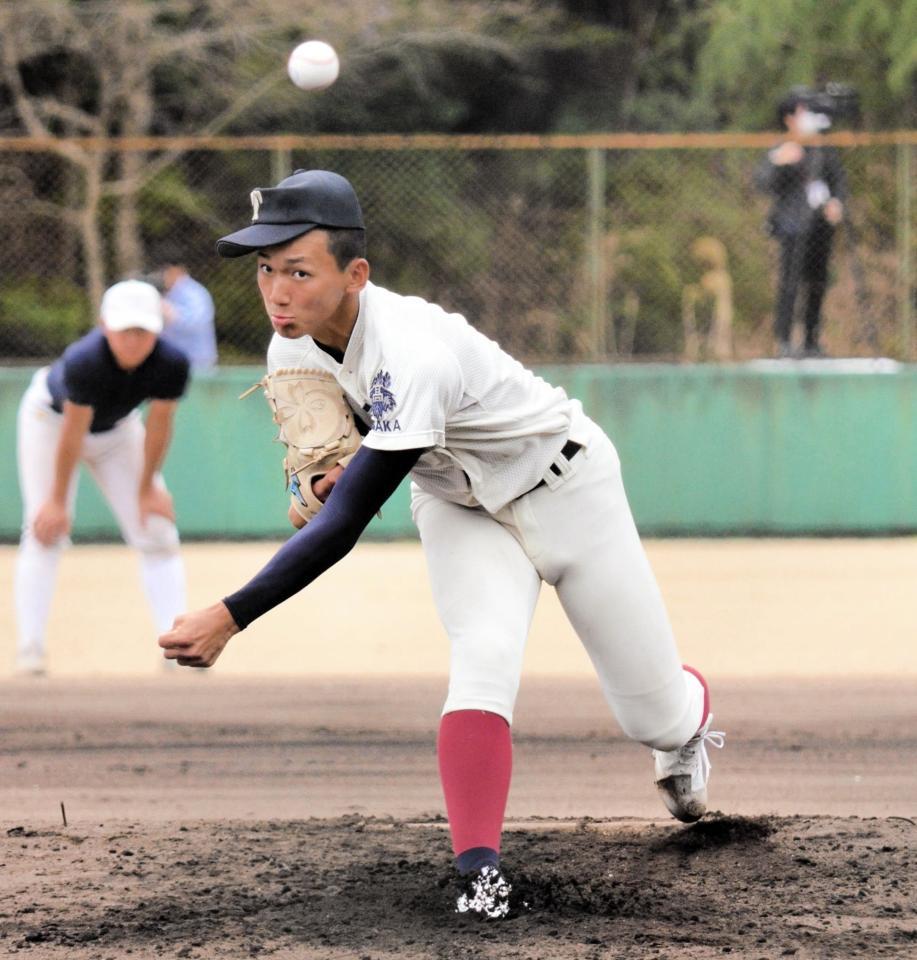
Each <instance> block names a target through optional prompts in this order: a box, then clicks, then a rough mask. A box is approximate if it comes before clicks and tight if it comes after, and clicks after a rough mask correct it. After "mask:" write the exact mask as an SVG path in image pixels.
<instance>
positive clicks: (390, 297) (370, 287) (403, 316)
mask: <svg viewBox="0 0 917 960" xmlns="http://www.w3.org/2000/svg"><path fill="white" fill-rule="evenodd" d="M281 367H317V368H320V369H322V370H327V371H328V372H330V373H331V374H332V375H333V376H334V377H335V379H336V380H337V382H338V383H339V384H340V386H341V388H342V390H343V391H344V393H345V394H346V395H347V397H348V398H349V400H350V402H351V404H352V405H353V407H354V411H355V413H356V414H357V415H358V416H359V417H360V418H361V419H362V420H363V422H364V423H365V424H366V425H367V426H368V428H369V431H368V433H367V435H366V437H365V438H364V440H363V442H364V443H365V444H366V445H367V446H368V447H371V448H373V449H376V450H408V449H416V448H420V447H427V448H429V449H428V450H427V452H426V453H424V454H423V455H422V456H421V457H420V459H419V460H418V461H417V464H416V465H415V467H414V469H413V470H412V471H411V477H412V479H413V480H414V482H415V483H416V484H417V485H418V486H419V487H420V488H421V489H422V490H425V491H427V492H428V493H431V494H433V495H435V496H438V497H442V498H443V499H445V500H449V501H452V502H454V503H458V504H462V505H464V506H477V505H480V506H483V507H484V508H485V509H486V510H488V511H490V512H491V513H493V512H496V511H497V510H499V509H501V508H502V507H504V506H505V505H506V504H507V503H509V502H510V501H512V500H514V499H516V497H519V496H521V495H522V494H524V493H526V492H527V491H529V490H531V489H532V487H534V486H535V485H536V484H537V483H538V482H539V481H540V480H541V479H542V477H543V476H544V474H545V471H546V470H547V469H548V466H549V465H550V464H551V463H552V462H553V461H554V459H555V458H556V457H557V455H558V453H559V452H560V450H561V448H562V447H563V445H564V443H565V442H566V441H567V439H572V440H578V441H579V442H583V440H584V439H585V438H584V437H583V438H580V437H578V436H577V435H576V434H577V432H578V431H580V430H583V429H584V428H583V427H582V426H581V422H582V421H583V420H584V419H585V418H584V416H583V414H582V409H581V407H580V404H579V401H576V400H571V399H570V398H569V397H568V396H567V395H566V393H565V392H564V391H563V390H562V389H560V388H559V387H552V386H551V385H550V384H548V383H546V382H545V381H544V380H542V379H541V378H540V377H537V376H536V375H535V374H534V373H532V372H531V371H530V370H527V369H526V368H525V367H523V366H522V364H520V363H519V362H518V361H517V360H514V359H513V358H512V357H510V356H509V355H508V354H507V353H505V352H504V351H503V350H501V349H500V347H499V346H498V345H497V344H496V343H494V341H492V340H489V339H488V338H487V337H485V336H484V335H483V334H481V333H480V332H478V331H477V330H475V329H474V328H473V327H472V326H470V325H469V323H468V322H467V321H466V320H465V318H464V317H463V316H461V315H460V314H457V313H447V312H446V311H445V310H443V309H442V308H441V307H439V306H437V305H436V304H432V303H428V302H427V301H425V300H422V299H420V298H419V297H403V296H400V295H399V294H396V293H392V292H391V291H389V290H385V289H383V288H382V287H378V286H375V285H374V284H372V283H368V284H367V285H366V287H365V289H364V290H363V291H362V292H361V294H360V310H359V315H358V317H357V321H356V325H355V326H354V329H353V333H352V334H351V337H350V342H349V343H348V345H347V350H346V352H345V353H344V358H343V362H342V363H338V362H337V360H335V359H334V358H333V357H331V356H330V355H329V354H328V353H326V352H325V351H324V350H322V349H321V348H320V347H318V346H316V344H315V342H314V341H313V340H312V338H311V337H308V336H306V337H300V338H298V339H295V340H290V339H286V338H283V337H280V336H278V335H276V334H275V335H274V338H273V339H272V341H271V344H270V347H269V349H268V371H269V372H273V371H274V370H277V369H278V368H281Z"/></svg>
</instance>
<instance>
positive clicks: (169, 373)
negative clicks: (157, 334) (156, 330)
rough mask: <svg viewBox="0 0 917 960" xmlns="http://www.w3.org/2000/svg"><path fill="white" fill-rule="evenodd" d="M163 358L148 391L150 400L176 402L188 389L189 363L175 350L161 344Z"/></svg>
mask: <svg viewBox="0 0 917 960" xmlns="http://www.w3.org/2000/svg"><path fill="white" fill-rule="evenodd" d="M161 348H162V350H163V356H162V357H161V358H160V369H159V370H158V371H157V374H156V379H155V385H154V386H153V387H152V388H151V390H150V398H151V399H152V400H178V399H179V398H180V397H182V396H184V393H185V390H186V389H187V387H188V374H189V370H190V367H191V362H190V361H189V360H188V358H187V357H186V356H185V355H184V354H183V353H182V352H181V351H180V350H177V349H170V348H167V347H166V346H165V345H163V344H162V343H161Z"/></svg>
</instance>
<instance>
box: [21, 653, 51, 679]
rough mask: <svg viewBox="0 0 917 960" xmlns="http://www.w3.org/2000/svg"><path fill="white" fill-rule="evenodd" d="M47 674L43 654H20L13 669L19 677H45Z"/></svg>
mask: <svg viewBox="0 0 917 960" xmlns="http://www.w3.org/2000/svg"><path fill="white" fill-rule="evenodd" d="M47 672H48V667H47V664H46V663H45V658H44V657H43V656H42V655H41V654H20V656H18V657H17V658H16V665H15V666H14V667H13V673H15V674H16V676H17V677H43V676H45V674H46V673H47Z"/></svg>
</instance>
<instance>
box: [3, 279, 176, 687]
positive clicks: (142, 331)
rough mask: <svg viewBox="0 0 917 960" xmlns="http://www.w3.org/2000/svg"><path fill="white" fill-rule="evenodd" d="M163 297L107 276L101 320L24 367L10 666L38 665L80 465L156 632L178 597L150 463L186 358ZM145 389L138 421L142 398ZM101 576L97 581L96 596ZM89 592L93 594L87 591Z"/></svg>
mask: <svg viewBox="0 0 917 960" xmlns="http://www.w3.org/2000/svg"><path fill="white" fill-rule="evenodd" d="M162 324H163V320H162V303H161V299H160V296H159V293H158V292H157V290H156V288H155V287H153V286H151V285H150V284H148V283H143V282H141V281H139V280H125V281H122V282H121V283H116V284H115V285H114V286H113V287H110V288H109V289H108V290H107V291H106V292H105V295H104V297H103V298H102V305H101V310H100V325H99V326H98V327H96V328H95V329H94V330H92V331H91V332H90V333H88V334H86V336H84V337H83V338H82V339H80V340H77V341H76V343H72V344H71V345H70V346H69V347H68V348H67V349H66V350H65V351H64V354H63V356H62V357H61V358H60V359H59V360H57V362H56V363H54V364H53V365H52V366H51V367H43V368H42V369H40V370H38V371H37V372H36V374H35V376H34V377H33V378H32V382H31V384H30V386H29V388H28V390H27V391H26V393H25V395H24V396H23V398H22V402H21V404H20V407H19V417H18V423H17V441H18V460H19V486H20V490H21V493H22V501H23V522H22V536H21V539H20V542H19V552H18V554H17V557H16V574H15V588H14V590H15V596H16V615H17V622H18V638H17V649H16V669H17V671H18V672H20V673H26V674H41V673H43V672H44V670H45V631H46V626H47V621H48V615H49V612H50V608H51V599H52V596H53V593H54V584H55V580H56V577H57V568H58V564H59V561H60V556H61V551H62V549H63V547H64V546H65V545H66V544H67V543H68V542H69V539H68V535H69V533H70V527H71V520H72V515H73V506H74V503H75V501H76V492H77V479H78V469H77V468H78V465H79V463H80V462H82V463H84V464H85V465H86V467H87V468H88V469H89V471H90V473H91V474H92V475H93V478H94V479H95V481H96V482H97V483H98V485H99V487H100V489H101V490H102V493H103V494H104V495H105V498H106V499H107V501H108V503H109V505H110V506H111V509H112V512H113V513H114V515H115V518H116V520H117V521H118V526H119V527H120V529H121V533H122V535H123V537H124V539H125V540H126V541H127V543H128V544H130V546H132V547H134V548H135V549H136V550H137V551H138V552H139V554H140V569H141V574H142V579H143V585H144V588H145V590H146V594H147V598H148V599H149V602H150V606H151V607H152V611H153V618H154V622H155V624H156V629H157V632H160V633H161V632H162V631H163V630H167V629H168V628H169V626H170V625H171V624H172V622H173V620H174V618H175V616H176V615H177V614H178V613H181V612H182V611H183V610H184V609H185V574H184V567H183V565H182V560H181V556H180V555H179V542H178V531H177V530H176V528H175V513H174V511H173V508H172V498H171V496H170V495H169V492H168V490H167V489H166V487H165V483H164V482H163V479H162V477H161V476H160V473H159V468H160V466H161V464H162V462H163V460H164V459H165V456H166V452H167V450H168V448H169V441H170V440H171V437H172V421H173V417H174V414H175V407H176V403H177V401H178V399H179V397H181V395H182V394H183V393H184V390H185V385H186V383H187V380H188V360H187V359H186V357H185V355H184V354H183V353H181V352H180V351H179V350H178V349H177V348H176V347H172V346H170V345H169V344H166V343H164V342H163V341H162V340H161V339H160V337H159V334H160V332H161V331H162ZM146 400H149V401H150V404H149V414H148V416H147V420H146V426H145V427H144V423H143V420H142V419H141V416H140V411H139V410H138V409H137V408H138V407H139V406H140V404H141V403H143V402H144V401H146ZM106 590H107V585H106V584H100V585H99V596H98V599H99V602H100V603H103V602H104V598H105V592H106ZM86 599H87V601H88V600H90V599H91V598H86Z"/></svg>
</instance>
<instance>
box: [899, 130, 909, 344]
mask: <svg viewBox="0 0 917 960" xmlns="http://www.w3.org/2000/svg"><path fill="white" fill-rule="evenodd" d="M896 152H897V158H896V159H897V163H896V167H897V170H898V178H897V179H898V188H897V190H896V191H895V192H896V194H897V201H898V202H897V211H896V212H897V216H896V218H895V220H896V223H895V246H896V247H897V248H898V251H897V252H898V258H897V260H898V271H897V272H898V282H897V284H896V287H897V300H898V330H899V331H900V334H901V351H902V354H903V356H904V359H905V360H910V359H911V357H912V355H913V332H912V329H911V328H912V324H911V145H910V144H909V143H907V142H905V141H902V142H900V143H898V146H897V151H896Z"/></svg>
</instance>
